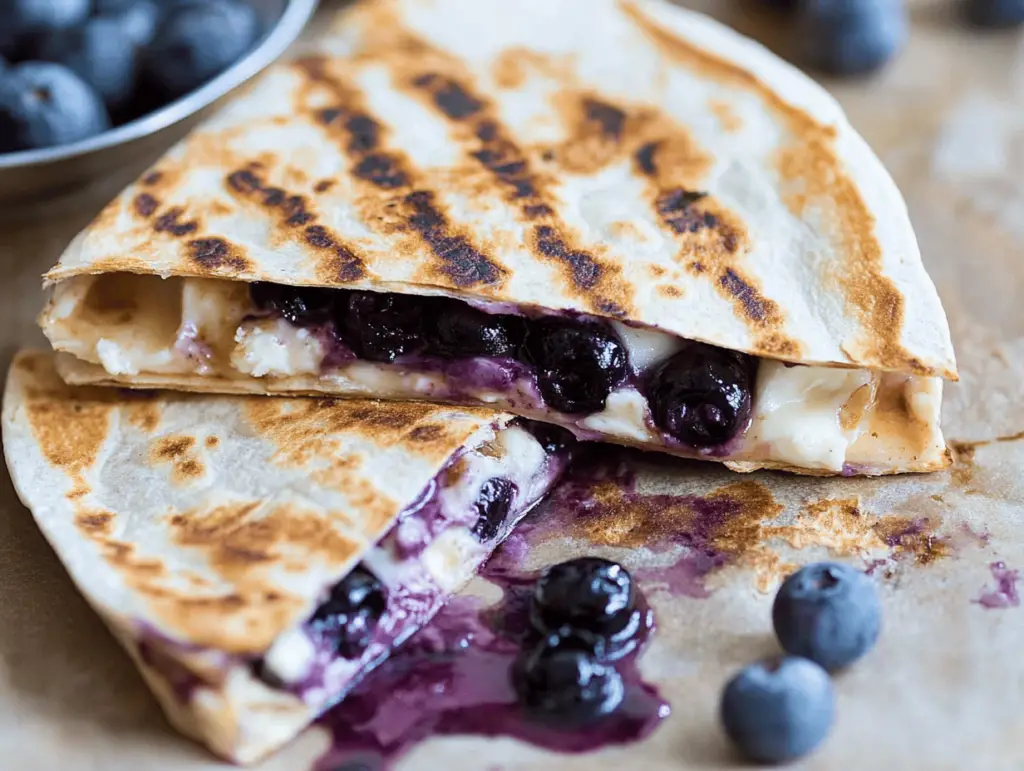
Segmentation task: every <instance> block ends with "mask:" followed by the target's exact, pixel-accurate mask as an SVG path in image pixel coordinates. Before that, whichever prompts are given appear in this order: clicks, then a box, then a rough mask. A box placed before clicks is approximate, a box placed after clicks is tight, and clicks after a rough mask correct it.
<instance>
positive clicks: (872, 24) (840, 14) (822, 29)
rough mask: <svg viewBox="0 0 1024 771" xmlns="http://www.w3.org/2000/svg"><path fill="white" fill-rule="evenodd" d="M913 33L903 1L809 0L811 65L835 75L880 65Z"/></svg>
mask: <svg viewBox="0 0 1024 771" xmlns="http://www.w3.org/2000/svg"><path fill="white" fill-rule="evenodd" d="M908 34H909V22H908V17H907V9H906V7H905V3H904V2H903V0H804V3H803V9H802V14H801V28H800V37H801V42H802V45H803V53H804V58H805V59H806V62H807V64H808V66H810V67H813V68H815V69H818V70H821V71H823V72H826V73H829V74H833V75H862V74H866V73H868V72H872V71H873V70H876V69H878V68H879V67H881V66H882V65H883V64H885V63H886V62H888V61H889V60H890V59H892V58H893V57H894V56H895V55H896V53H897V52H898V51H899V50H900V49H901V48H902V47H903V45H904V43H906V41H907V37H908Z"/></svg>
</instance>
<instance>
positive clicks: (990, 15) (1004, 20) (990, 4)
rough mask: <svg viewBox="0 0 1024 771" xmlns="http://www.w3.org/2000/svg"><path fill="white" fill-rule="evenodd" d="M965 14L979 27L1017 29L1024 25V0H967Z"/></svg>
mask: <svg viewBox="0 0 1024 771" xmlns="http://www.w3.org/2000/svg"><path fill="white" fill-rule="evenodd" d="M964 14H965V16H966V17H967V20H968V21H969V22H970V23H971V24H974V25H975V26H978V27H1016V26H1019V25H1021V24H1024V0H966V2H965V3H964Z"/></svg>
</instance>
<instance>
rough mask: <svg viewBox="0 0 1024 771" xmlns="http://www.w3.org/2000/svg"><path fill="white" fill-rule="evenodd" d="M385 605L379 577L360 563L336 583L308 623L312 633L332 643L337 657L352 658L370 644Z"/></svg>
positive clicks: (383, 591) (385, 600)
mask: <svg viewBox="0 0 1024 771" xmlns="http://www.w3.org/2000/svg"><path fill="white" fill-rule="evenodd" d="M386 606H387V592H386V590H385V589H384V586H383V585H382V584H381V582H380V580H379V579H378V578H377V577H376V576H375V575H373V573H371V572H370V571H368V570H367V569H366V568H364V567H362V566H359V567H356V568H355V570H353V571H352V572H351V573H349V574H348V575H347V576H346V577H345V578H344V579H342V580H341V581H340V582H338V583H337V584H335V586H334V588H333V589H331V593H330V595H329V596H328V598H327V600H326V601H325V602H324V603H323V605H321V606H320V607H319V608H317V610H316V612H315V613H314V614H313V616H312V617H311V618H310V619H309V621H308V622H307V624H308V626H309V629H310V631H311V632H313V634H314V635H315V636H317V637H319V638H321V639H325V640H329V641H331V642H333V644H334V647H335V649H336V650H337V651H338V654H339V655H340V656H342V657H343V658H346V659H354V658H356V657H358V656H360V655H362V653H363V651H365V650H366V648H367V646H368V645H369V644H370V641H371V640H372V639H373V633H374V632H375V631H376V629H377V622H378V621H380V617H381V615H382V614H383V613H384V609H385V607H386Z"/></svg>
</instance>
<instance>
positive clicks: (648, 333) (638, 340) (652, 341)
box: [611, 321, 686, 372]
mask: <svg viewBox="0 0 1024 771" xmlns="http://www.w3.org/2000/svg"><path fill="white" fill-rule="evenodd" d="M611 325H612V327H613V328H614V329H615V332H616V334H618V336H619V339H620V340H621V341H622V345H623V346H624V347H625V349H626V351H627V352H628V353H629V362H630V364H632V365H633V369H634V370H635V371H637V372H641V371H643V370H646V369H648V368H650V367H651V366H652V365H654V364H660V363H661V362H663V361H665V360H666V359H668V358H670V357H671V356H674V355H675V354H676V353H678V352H679V351H681V350H682V349H683V348H684V347H685V346H686V341H685V340H683V339H682V338H679V337H676V336H675V335H670V334H668V333H667V332H661V331H659V330H657V329H641V328H639V327H633V326H630V325H629V324H623V323H621V322H618V321H613V322H611Z"/></svg>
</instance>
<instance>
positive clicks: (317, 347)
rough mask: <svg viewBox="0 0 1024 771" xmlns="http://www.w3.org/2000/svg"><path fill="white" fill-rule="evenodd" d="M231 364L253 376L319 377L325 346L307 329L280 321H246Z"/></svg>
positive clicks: (237, 336)
mask: <svg viewBox="0 0 1024 771" xmlns="http://www.w3.org/2000/svg"><path fill="white" fill-rule="evenodd" d="M235 342H236V345H235V349H234V350H233V351H232V352H231V365H232V366H233V367H234V368H235V369H237V370H238V371H239V372H242V373H244V374H246V375H252V376H253V377H267V376H270V377H288V376H290V375H307V374H310V375H311V374H317V373H319V372H320V362H321V361H323V358H324V350H323V346H322V345H321V344H320V341H319V340H317V339H316V337H314V336H313V335H312V334H311V333H310V331H309V330H308V329H303V328H302V327H296V326H293V325H292V324H289V323H288V322H287V321H285V320H284V319H281V318H277V319H256V320H252V321H246V322H245V323H244V324H242V325H241V326H240V327H238V331H237V332H236V333H235Z"/></svg>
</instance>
